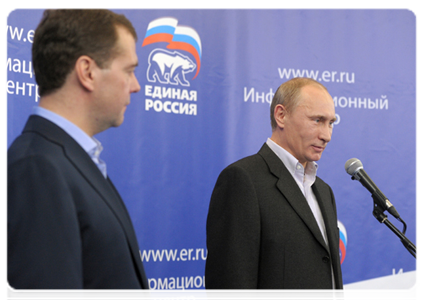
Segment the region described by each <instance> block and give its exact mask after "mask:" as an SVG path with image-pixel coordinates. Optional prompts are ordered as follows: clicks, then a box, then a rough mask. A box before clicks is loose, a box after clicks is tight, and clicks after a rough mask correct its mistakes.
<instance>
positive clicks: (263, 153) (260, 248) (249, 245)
mask: <svg viewBox="0 0 423 300" xmlns="http://www.w3.org/2000/svg"><path fill="white" fill-rule="evenodd" d="M312 189H313V191H314V193H315V195H316V198H317V200H318V202H319V205H320V209H321V211H322V215H323V218H324V221H325V225H326V230H327V235H328V240H329V247H328V246H327V245H326V243H325V242H324V240H323V236H322V234H321V232H320V230H319V227H318V225H317V222H316V220H315V218H314V215H313V213H312V211H311V209H310V207H309V205H308V203H307V201H306V199H305V197H304V196H303V194H302V192H301V190H300V189H299V187H298V185H297V183H296V182H295V180H294V178H293V177H292V176H291V174H290V173H289V171H288V170H287V169H286V167H285V166H284V164H283V163H282V161H281V160H280V159H279V158H278V157H277V156H276V154H275V153H274V152H273V151H272V150H271V149H270V148H269V147H268V146H267V145H266V144H264V146H263V147H262V148H261V149H260V151H259V152H258V154H255V155H252V156H250V157H246V158H244V159H241V160H239V161H237V162H235V163H234V164H232V165H230V166H228V167H227V168H226V169H225V170H223V171H222V173H221V174H220V176H219V178H218V180H217V183H216V186H215V188H214V191H213V194H212V197H211V201H210V208H209V213H208V217H207V248H208V256H207V261H206V274H205V281H206V288H214V289H225V288H230V289H242V288H246V289H257V288H263V289H331V288H332V276H331V267H333V271H334V278H335V285H336V288H337V289H341V288H342V287H343V285H342V275H341V266H340V261H339V231H338V227H337V215H336V207H335V200H334V196H333V193H332V190H331V188H330V187H329V186H328V185H327V184H326V183H324V182H323V181H322V180H321V179H320V178H317V179H316V182H315V183H314V185H313V187H312Z"/></svg>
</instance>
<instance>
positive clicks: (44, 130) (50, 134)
mask: <svg viewBox="0 0 423 300" xmlns="http://www.w3.org/2000/svg"><path fill="white" fill-rule="evenodd" d="M27 131H33V132H37V133H38V134H41V135H43V136H44V137H45V138H47V139H49V140H50V141H52V142H54V143H56V144H59V145H61V146H62V147H63V149H64V152H65V155H66V157H67V158H68V159H69V160H70V161H71V162H72V164H73V165H74V166H75V168H76V169H78V170H79V172H80V174H81V176H83V177H84V178H85V179H86V180H87V182H89V183H90V184H91V186H92V187H93V188H94V189H95V190H96V191H97V192H98V194H99V195H100V196H101V198H102V199H103V200H104V201H105V202H106V204H107V205H108V206H109V207H110V209H111V210H112V211H113V212H114V214H115V216H116V218H117V219H118V220H119V222H120V224H121V225H122V228H123V229H124V232H125V234H126V236H127V240H128V243H129V245H130V248H131V251H132V255H133V256H134V259H135V261H136V262H137V266H138V268H139V269H140V270H141V273H144V270H143V268H142V264H141V258H140V254H139V247H138V242H137V240H136V236H135V232H134V231H133V226H132V223H131V221H130V218H129V215H128V213H127V210H126V208H125V206H124V204H123V202H122V199H121V198H120V196H119V194H118V192H117V191H116V190H115V188H114V186H113V185H112V184H111V182H110V181H109V180H106V179H105V178H104V176H103V174H102V173H101V172H100V170H99V169H98V167H97V166H96V165H95V163H94V162H93V161H92V159H91V157H90V156H89V155H88V154H87V153H86V152H85V151H84V149H82V147H81V146H80V145H79V144H78V143H77V142H76V141H75V140H74V139H73V138H72V137H70V136H69V135H68V134H67V133H66V132H65V131H64V130H62V129H61V128H60V127H58V126H57V125H55V124H53V123H52V122H50V121H48V120H46V119H44V118H42V117H39V116H30V118H29V120H28V122H27V124H26V126H25V128H24V132H27ZM144 277H145V276H144ZM142 279H143V278H142V276H141V278H140V280H142ZM147 287H148V286H146V287H145V288H147Z"/></svg>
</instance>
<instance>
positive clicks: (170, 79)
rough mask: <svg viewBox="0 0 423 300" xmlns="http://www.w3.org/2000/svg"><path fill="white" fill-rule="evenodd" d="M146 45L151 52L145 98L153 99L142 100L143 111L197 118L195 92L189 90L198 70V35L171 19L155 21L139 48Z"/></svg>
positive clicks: (199, 59) (148, 28)
mask: <svg viewBox="0 0 423 300" xmlns="http://www.w3.org/2000/svg"><path fill="white" fill-rule="evenodd" d="M149 45H153V46H155V48H153V49H152V50H151V52H150V54H149V56H148V68H147V73H146V79H147V81H148V82H150V83H151V85H146V87H145V95H146V96H147V97H151V98H153V99H151V98H150V99H146V106H145V108H146V110H154V111H156V112H166V113H174V114H188V115H197V104H196V103H194V102H196V101H197V91H196V90H192V89H190V88H189V87H190V86H191V81H192V80H194V79H195V78H196V77H197V76H198V74H199V72H200V68H201V56H202V48H201V39H200V36H199V35H198V33H197V32H196V31H195V30H194V29H193V28H191V27H188V26H182V25H178V20H177V19H175V18H172V17H164V18H159V19H156V20H153V21H151V22H150V23H149V24H148V26H147V30H146V34H145V37H144V40H143V43H142V47H146V46H149ZM150 48H151V47H150ZM176 86H180V87H181V88H178V87H176ZM163 100H165V101H163Z"/></svg>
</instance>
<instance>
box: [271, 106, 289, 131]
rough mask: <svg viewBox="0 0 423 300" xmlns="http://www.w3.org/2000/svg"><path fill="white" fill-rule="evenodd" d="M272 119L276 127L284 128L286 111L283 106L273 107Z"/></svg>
mask: <svg viewBox="0 0 423 300" xmlns="http://www.w3.org/2000/svg"><path fill="white" fill-rule="evenodd" d="M273 113H274V117H275V121H276V124H277V126H278V127H280V128H284V127H285V117H286V115H287V111H286V108H285V106H283V105H282V104H278V105H276V106H275V111H274V112H273Z"/></svg>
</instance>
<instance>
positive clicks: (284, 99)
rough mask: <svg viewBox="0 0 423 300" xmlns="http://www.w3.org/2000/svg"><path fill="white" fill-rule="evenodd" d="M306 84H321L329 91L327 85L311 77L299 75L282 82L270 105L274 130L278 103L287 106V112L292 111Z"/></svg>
mask: <svg viewBox="0 0 423 300" xmlns="http://www.w3.org/2000/svg"><path fill="white" fill-rule="evenodd" d="M306 85H315V86H319V87H320V88H322V89H323V90H325V91H327V89H326V87H325V86H323V85H322V84H321V83H320V82H318V81H316V80H314V79H311V78H302V77H297V78H293V79H290V80H288V81H286V82H285V83H283V84H281V85H280V86H279V88H278V89H277V90H276V93H275V95H274V96H273V100H272V103H271V105H270V124H271V125H272V130H275V129H276V126H277V124H276V120H275V115H274V114H275V108H276V106H277V105H278V104H282V105H283V106H285V109H286V110H287V112H289V113H292V112H293V111H294V110H295V108H297V106H298V104H299V97H300V94H301V89H302V88H303V87H304V86H306Z"/></svg>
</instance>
